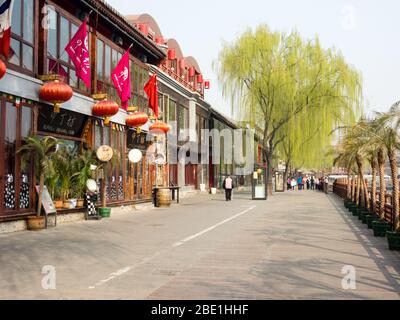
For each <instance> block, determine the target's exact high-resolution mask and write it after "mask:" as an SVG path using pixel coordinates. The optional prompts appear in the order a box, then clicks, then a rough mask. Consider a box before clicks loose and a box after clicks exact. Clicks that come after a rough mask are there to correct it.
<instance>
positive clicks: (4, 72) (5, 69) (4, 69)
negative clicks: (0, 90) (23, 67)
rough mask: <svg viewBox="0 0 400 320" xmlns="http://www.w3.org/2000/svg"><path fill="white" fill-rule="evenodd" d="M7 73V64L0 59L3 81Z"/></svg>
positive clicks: (0, 76)
mask: <svg viewBox="0 0 400 320" xmlns="http://www.w3.org/2000/svg"><path fill="white" fill-rule="evenodd" d="M6 71H7V67H6V64H5V63H4V61H3V60H1V59H0V79H3V77H4V76H5V74H6Z"/></svg>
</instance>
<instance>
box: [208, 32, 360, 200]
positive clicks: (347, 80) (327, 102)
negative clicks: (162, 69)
mask: <svg viewBox="0 0 400 320" xmlns="http://www.w3.org/2000/svg"><path fill="white" fill-rule="evenodd" d="M214 67H215V69H216V71H217V73H218V79H219V81H220V83H221V85H222V88H223V95H224V97H225V98H227V99H229V100H230V102H231V103H232V106H237V108H234V111H235V114H237V115H238V116H239V117H240V120H242V121H249V122H254V123H256V125H257V126H258V127H259V128H261V129H262V130H263V136H262V145H263V153H264V154H263V155H264V160H265V161H266V162H267V166H268V170H267V177H268V183H267V187H268V189H269V190H268V192H267V194H268V193H270V190H271V188H270V186H271V185H272V180H271V178H272V165H273V164H272V159H273V158H274V156H275V155H276V154H275V153H276V149H277V147H278V146H279V145H280V144H281V143H282V142H283V141H284V140H285V132H283V133H282V130H284V128H285V126H286V125H287V124H288V123H289V122H290V121H291V120H292V119H294V118H295V117H296V116H304V117H305V119H311V120H309V121H305V123H304V126H314V123H313V121H312V120H313V119H317V118H318V119H322V120H323V121H322V122H321V126H322V130H323V132H326V131H327V129H326V128H329V129H330V130H331V131H332V129H333V128H332V124H333V123H337V122H338V121H340V122H341V121H343V119H346V121H347V120H349V121H351V120H352V119H353V120H354V118H355V110H357V109H358V108H359V105H360V101H361V95H362V94H361V76H360V74H359V73H358V72H357V71H356V70H354V69H353V68H352V67H350V66H349V65H348V64H347V63H346V62H345V59H344V58H343V56H342V55H341V54H340V53H339V52H337V51H335V50H334V49H328V50H324V49H323V48H322V47H321V45H320V43H319V40H318V38H315V39H313V40H307V41H306V40H304V39H302V37H301V36H300V35H299V34H298V33H297V32H292V33H290V34H286V33H280V32H272V31H270V30H269V28H268V27H267V26H265V25H261V26H259V27H258V28H257V29H256V30H255V31H253V30H250V29H249V30H247V31H246V32H244V34H243V35H242V36H240V37H239V38H238V39H237V40H236V41H234V42H232V43H225V44H223V47H222V49H221V51H220V54H219V58H218V60H217V61H216V63H215V64H214Z"/></svg>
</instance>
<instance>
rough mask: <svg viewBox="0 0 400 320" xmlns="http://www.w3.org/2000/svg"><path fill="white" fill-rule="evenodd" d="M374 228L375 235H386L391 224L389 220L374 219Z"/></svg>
mask: <svg viewBox="0 0 400 320" xmlns="http://www.w3.org/2000/svg"><path fill="white" fill-rule="evenodd" d="M372 229H373V230H374V236H375V237H382V238H384V237H386V233H387V232H388V231H390V224H389V222H387V221H382V220H378V221H374V222H373V223H372Z"/></svg>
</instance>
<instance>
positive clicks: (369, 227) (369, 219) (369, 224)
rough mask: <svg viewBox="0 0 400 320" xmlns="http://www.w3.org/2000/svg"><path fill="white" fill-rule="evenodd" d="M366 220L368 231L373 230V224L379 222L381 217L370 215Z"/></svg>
mask: <svg viewBox="0 0 400 320" xmlns="http://www.w3.org/2000/svg"><path fill="white" fill-rule="evenodd" d="M366 219H367V225H368V229H371V230H372V223H373V222H374V221H378V220H379V217H378V216H377V215H376V214H372V215H368V216H367V217H366Z"/></svg>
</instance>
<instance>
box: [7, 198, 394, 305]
mask: <svg viewBox="0 0 400 320" xmlns="http://www.w3.org/2000/svg"><path fill="white" fill-rule="evenodd" d="M44 265H53V266H54V267H55V268H56V270H57V288H56V290H43V288H42V287H41V283H42V278H43V275H42V274H41V270H42V267H43V266H44ZM346 265H351V266H354V268H355V270H356V275H357V283H356V285H357V288H356V290H344V289H343V288H342V279H343V277H344V275H343V274H342V269H343V267H344V266H346ZM0 266H1V267H0V299H10V298H21V299H22V298H28V299H32V298H34V299H50V298H51V299H72V298H74V299H76V298H78V299H163V300H164V299H215V300H219V299H400V295H399V292H400V254H399V253H397V252H390V251H389V250H388V249H387V242H386V239H377V238H374V237H373V236H372V232H371V231H370V230H368V229H367V228H366V227H365V226H364V225H362V224H361V222H359V221H358V220H356V219H353V217H351V216H350V215H349V214H348V213H347V212H346V210H345V209H344V207H343V205H342V201H341V200H339V199H338V198H336V196H333V195H330V196H327V195H325V194H322V193H318V192H307V191H304V192H298V191H295V192H287V193H283V194H276V195H275V196H274V197H273V198H271V199H270V200H269V201H267V202H264V201H261V202H259V201H250V199H249V198H248V196H247V195H235V197H234V201H233V202H232V203H226V202H225V201H223V199H222V196H221V195H216V196H209V195H206V196H199V197H196V198H192V199H185V200H184V201H183V204H182V205H181V206H178V207H177V206H174V207H173V208H171V209H166V210H165V209H159V210H151V211H147V212H139V213H134V214H133V213H132V214H124V215H120V216H116V217H113V218H112V219H110V220H103V221H101V222H80V223H73V224H70V225H65V226H60V227H59V228H57V229H53V230H48V231H44V232H40V233H32V232H22V233H16V234H11V235H0Z"/></svg>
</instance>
